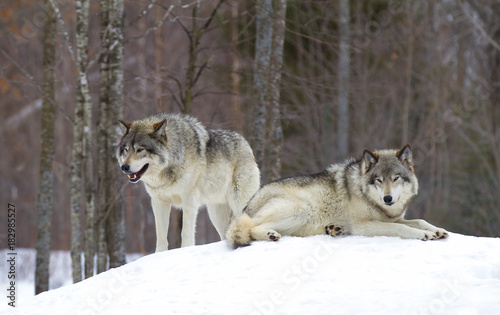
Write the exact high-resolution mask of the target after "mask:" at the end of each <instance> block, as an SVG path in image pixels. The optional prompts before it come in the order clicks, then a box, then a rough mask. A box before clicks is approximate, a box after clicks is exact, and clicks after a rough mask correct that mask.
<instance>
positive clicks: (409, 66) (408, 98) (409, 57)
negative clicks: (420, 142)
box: [402, 2, 414, 145]
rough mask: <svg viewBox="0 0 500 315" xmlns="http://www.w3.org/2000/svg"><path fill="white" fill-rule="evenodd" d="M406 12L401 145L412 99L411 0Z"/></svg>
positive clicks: (404, 142)
mask: <svg viewBox="0 0 500 315" xmlns="http://www.w3.org/2000/svg"><path fill="white" fill-rule="evenodd" d="M406 8H407V14H408V32H409V36H408V54H407V60H406V69H405V99H404V103H403V119H402V121H403V133H402V135H403V136H402V145H405V144H407V143H408V141H409V137H408V133H409V129H410V126H409V121H410V106H411V99H412V89H411V75H412V69H413V41H414V38H413V14H412V7H411V2H408V3H406Z"/></svg>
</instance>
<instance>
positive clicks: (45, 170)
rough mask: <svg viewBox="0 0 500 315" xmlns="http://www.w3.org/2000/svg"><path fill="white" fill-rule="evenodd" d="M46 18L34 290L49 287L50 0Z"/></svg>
mask: <svg viewBox="0 0 500 315" xmlns="http://www.w3.org/2000/svg"><path fill="white" fill-rule="evenodd" d="M44 8H45V12H46V15H47V16H46V21H45V26H44V34H45V35H44V40H43V43H44V45H43V47H44V48H43V67H42V71H43V82H42V130H41V133H40V134H41V148H42V150H41V153H40V182H39V188H38V190H39V191H38V206H37V210H38V222H37V240H36V270H35V293H36V294H38V293H41V292H44V291H47V290H48V289H49V263H50V232H51V220H52V211H53V207H54V205H53V193H54V191H53V188H54V174H53V168H52V165H53V163H54V156H55V145H54V122H55V112H56V107H55V87H54V78H55V77H54V71H55V69H54V68H55V64H56V49H55V48H56V46H57V45H56V25H57V24H56V14H55V9H54V7H53V6H52V3H51V1H50V0H45V2H44Z"/></svg>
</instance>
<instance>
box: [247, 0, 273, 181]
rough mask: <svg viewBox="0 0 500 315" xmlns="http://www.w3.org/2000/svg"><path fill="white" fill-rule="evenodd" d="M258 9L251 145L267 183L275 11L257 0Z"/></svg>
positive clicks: (262, 1) (270, 5)
mask: <svg viewBox="0 0 500 315" xmlns="http://www.w3.org/2000/svg"><path fill="white" fill-rule="evenodd" d="M255 9H256V38H255V63H254V73H253V83H254V87H255V92H256V94H257V104H256V106H255V113H254V120H253V125H252V130H253V134H252V136H251V137H250V143H251V145H252V149H253V152H254V155H255V161H256V162H257V164H258V165H259V168H260V172H261V181H262V182H263V183H266V182H267V169H265V166H264V158H265V148H266V121H267V119H266V111H267V110H266V109H267V107H268V106H267V104H266V88H267V81H268V76H269V73H268V69H269V62H270V60H269V59H270V56H271V47H272V36H273V23H272V18H271V16H270V14H271V12H272V11H273V6H272V1H271V0H257V1H256V4H255Z"/></svg>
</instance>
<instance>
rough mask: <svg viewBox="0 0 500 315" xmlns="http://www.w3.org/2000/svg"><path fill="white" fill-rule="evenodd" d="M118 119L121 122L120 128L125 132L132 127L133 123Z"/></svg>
mask: <svg viewBox="0 0 500 315" xmlns="http://www.w3.org/2000/svg"><path fill="white" fill-rule="evenodd" d="M118 121H119V122H120V129H121V130H122V132H123V134H126V133H127V132H128V130H129V129H130V126H132V123H128V122H124V121H123V120H118Z"/></svg>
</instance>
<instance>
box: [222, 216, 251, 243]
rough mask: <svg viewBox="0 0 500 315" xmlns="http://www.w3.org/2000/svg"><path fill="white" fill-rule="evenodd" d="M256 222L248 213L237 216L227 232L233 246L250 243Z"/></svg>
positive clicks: (228, 240) (229, 241)
mask: <svg viewBox="0 0 500 315" xmlns="http://www.w3.org/2000/svg"><path fill="white" fill-rule="evenodd" d="M255 225H256V224H255V222H254V221H253V220H252V218H250V216H248V214H246V213H242V214H241V215H240V216H239V217H237V218H235V219H234V220H233V221H232V222H231V224H230V225H229V228H228V229H227V232H226V239H227V242H228V243H229V245H230V246H231V247H232V248H238V247H241V246H247V245H250V242H251V241H252V237H251V236H250V229H251V228H253V227H254V226H255Z"/></svg>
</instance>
